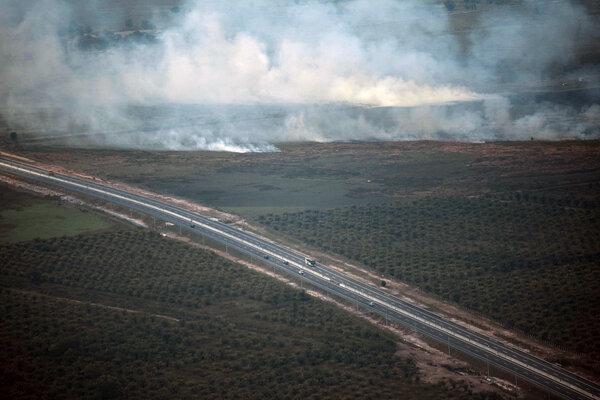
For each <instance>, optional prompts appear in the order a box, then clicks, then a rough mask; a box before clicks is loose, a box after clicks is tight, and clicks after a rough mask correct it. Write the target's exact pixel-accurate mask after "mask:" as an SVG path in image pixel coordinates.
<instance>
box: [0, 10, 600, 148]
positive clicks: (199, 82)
mask: <svg viewBox="0 0 600 400" xmlns="http://www.w3.org/2000/svg"><path fill="white" fill-rule="evenodd" d="M4 3H7V4H5V5H3V7H2V9H3V11H1V13H2V14H0V23H1V26H0V79H1V86H0V97H1V98H0V106H1V107H2V108H1V109H0V113H1V115H2V117H3V118H4V119H5V120H6V121H7V123H8V125H9V127H10V128H15V129H16V128H19V127H22V128H23V129H31V130H34V131H39V132H40V133H59V134H67V133H78V132H89V131H91V132H102V133H106V135H104V136H102V137H103V139H102V140H103V141H106V143H107V144H110V145H118V146H125V147H139V148H168V149H190V150H192V149H209V150H226V151H269V150H274V149H275V147H274V146H273V144H274V143H277V142H281V141H290V140H294V141H297V140H319V141H328V140H350V139H352V140H355V139H390V140H407V139H424V138H426V139H453V140H470V141H481V140H494V139H524V138H529V137H530V136H533V137H543V138H548V139H558V138H564V137H581V138H586V137H598V135H599V133H598V125H597V122H598V118H597V114H598V111H597V109H598V106H595V105H590V104H586V105H585V107H583V108H582V107H581V106H579V107H578V106H573V107H564V106H557V105H552V104H541V105H540V106H536V107H533V108H531V109H530V110H529V112H528V113H525V114H523V113H515V110H514V108H513V106H512V105H511V100H510V98H509V97H510V96H508V95H510V94H511V93H510V92H511V91H512V90H513V89H514V88H522V87H527V86H528V85H532V84H534V83H535V82H540V81H544V80H545V79H548V74H549V71H550V69H552V68H554V69H556V68H557V67H559V68H560V66H564V65H568V64H569V63H570V62H572V61H573V60H574V58H575V57H576V48H577V45H578V44H581V43H582V42H584V39H582V38H585V39H586V40H593V39H594V38H597V37H598V33H597V32H596V30H595V29H594V24H593V21H591V20H590V19H589V17H588V16H587V15H586V13H585V10H584V9H583V8H581V7H578V6H575V5H573V4H572V3H570V2H567V1H561V2H536V1H533V0H528V1H523V2H521V4H520V5H519V6H515V5H507V6H506V7H503V6H502V7H495V8H492V10H491V11H490V12H489V13H483V14H482V16H481V27H480V28H478V29H474V30H473V31H472V32H473V33H472V34H471V36H470V37H469V38H467V42H468V43H467V44H466V45H465V44H464V43H462V44H461V42H460V41H459V39H458V37H457V36H456V35H453V34H451V33H449V30H451V27H450V25H449V14H448V12H447V10H446V9H445V7H444V5H443V4H442V3H441V2H427V1H422V0H403V1H398V0H379V1H377V2H373V1H368V0H349V1H346V2H333V1H332V2H325V1H316V0H314V1H298V2H288V1H283V0H281V1H277V0H255V1H253V2H239V4H238V3H232V2H213V1H194V2H189V3H187V4H185V5H184V6H183V7H182V8H183V11H181V12H180V13H178V14H176V15H174V16H173V15H172V16H171V17H170V21H168V22H165V20H164V18H163V17H160V16H157V17H156V18H157V21H159V20H160V21H161V22H160V23H162V24H163V25H164V26H163V29H162V30H161V31H160V33H158V34H157V38H156V40H154V41H150V42H148V43H138V42H133V41H125V42H124V43H121V44H112V43H111V44H109V45H107V46H104V47H101V48H98V49H93V50H90V49H82V48H81V46H80V43H79V42H78V40H80V39H81V36H80V35H72V34H69V33H68V29H69V26H70V24H71V21H72V20H77V19H78V18H83V19H87V21H91V24H92V25H94V26H95V27H94V28H93V29H92V31H93V32H99V31H100V30H101V29H109V27H110V22H111V21H109V22H107V20H106V19H100V16H102V15H103V14H102V13H101V12H98V13H97V15H98V16H99V17H98V18H97V19H95V17H92V16H95V15H96V13H95V11H97V8H92V7H91V6H89V5H88V6H87V8H86V9H84V10H83V11H82V9H81V7H79V8H77V7H70V6H69V4H67V3H66V2H64V1H61V0H43V1H37V2H33V4H24V3H23V2H17V1H14V0H5V1H4ZM147 7H148V8H152V7H151V6H149V5H148V6H147ZM126 13H127V12H124V13H123V16H126ZM161 18H162V20H161ZM112 23H113V24H114V21H112ZM157 23H158V22H157ZM109 30H110V29H109ZM113 30H114V29H113ZM93 32H88V35H87V38H92V39H93V38H94V37H95V36H96V34H94V33H93ZM588 72H589V71H588ZM596 72H597V71H596V69H595V67H592V75H593V74H595V73H596ZM588 75H589V73H588ZM507 88H510V89H511V90H509V93H507ZM132 110H133V111H132ZM164 110H169V111H168V112H165V111H164ZM90 137H91V138H93V137H94V136H90Z"/></svg>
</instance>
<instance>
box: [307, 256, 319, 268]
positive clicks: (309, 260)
mask: <svg viewBox="0 0 600 400" xmlns="http://www.w3.org/2000/svg"><path fill="white" fill-rule="evenodd" d="M304 264H306V265H308V266H309V267H314V266H316V265H317V262H316V261H315V260H313V259H311V258H308V257H304Z"/></svg>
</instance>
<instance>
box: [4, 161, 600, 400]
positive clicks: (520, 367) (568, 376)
mask: <svg viewBox="0 0 600 400" xmlns="http://www.w3.org/2000/svg"><path fill="white" fill-rule="evenodd" d="M0 171H5V172H9V173H12V174H15V175H19V176H22V177H26V178H29V179H33V180H35V181H38V182H42V183H45V184H49V185H54V186H58V187H61V188H64V189H68V190H70V191H74V192H79V193H82V194H85V195H88V196H93V197H95V198H99V199H102V200H106V201H109V202H112V203H115V204H118V205H121V206H124V207H127V208H131V209H135V210H138V211H140V212H143V213H145V214H148V215H152V216H155V217H157V218H160V219H162V220H164V221H168V222H171V223H174V224H176V225H179V226H181V227H182V228H184V229H186V230H189V231H193V232H196V233H198V234H201V235H204V236H206V237H208V238H210V239H212V240H215V241H217V242H220V243H223V244H226V245H227V246H229V247H231V248H234V249H236V250H237V251H240V252H242V253H244V254H247V255H250V256H252V257H256V258H260V259H261V260H262V261H263V262H266V263H269V264H271V265H272V266H274V267H276V268H278V269H279V270H282V271H284V272H286V273H289V274H293V275H296V276H297V277H300V278H301V279H302V280H305V281H307V282H309V283H310V284H312V285H313V286H316V287H319V288H321V289H322V290H325V291H326V292H328V293H330V294H333V295H335V296H338V297H341V298H343V299H346V300H348V301H351V302H353V303H356V305H357V306H359V305H360V306H361V307H363V308H366V309H369V310H370V311H372V312H375V313H377V314H380V315H382V316H385V317H386V318H387V319H389V320H391V321H394V322H396V323H399V324H402V325H404V326H408V327H410V328H411V329H414V330H415V331H418V332H421V333H422V334H424V335H426V336H428V337H431V338H433V339H435V340H438V341H439V342H442V343H445V344H447V345H448V346H449V347H453V348H455V349H458V350H460V351H462V352H464V353H466V354H469V355H471V356H473V357H475V358H477V359H480V360H482V361H484V362H488V363H489V364H490V365H494V366H496V367H498V368H500V369H503V370H505V371H507V372H509V373H511V374H513V375H515V377H519V378H521V379H524V380H526V381H528V382H530V383H532V384H534V385H536V386H538V387H540V388H542V389H545V390H547V391H548V392H551V393H553V394H555V395H557V396H559V397H562V398H565V399H582V400H583V399H597V400H600V387H599V386H598V385H596V384H595V383H593V382H590V381H588V380H586V379H584V378H581V377H579V376H578V375H575V374H573V373H572V372H569V371H567V370H565V369H562V368H560V367H558V366H556V365H554V364H551V363H549V362H547V361H544V360H542V359H540V358H538V357H535V356H533V355H531V354H529V353H527V352H524V351H522V350H519V349H517V348H515V347H512V346H510V345H507V344H506V343H503V342H500V341H498V340H496V339H494V338H492V337H490V336H487V335H484V334H481V333H478V332H475V331H473V330H470V329H468V328H465V327H464V326H462V325H459V324H457V323H454V322H452V321H449V320H448V319H446V318H444V317H442V316H440V315H437V314H435V313H432V312H430V311H427V310H425V309H423V308H420V307H419V306H416V305H414V304H411V303H409V302H406V301H404V300H401V299H399V298H397V297H395V296H392V295H390V294H388V293H386V292H385V291H383V290H381V289H380V288H377V287H375V286H372V285H369V284H366V283H364V282H361V281H359V280H356V279H353V278H351V277H349V276H346V275H345V274H343V273H341V272H339V271H336V270H334V269H332V268H329V267H327V266H326V265H323V264H320V263H317V264H316V265H315V266H314V267H309V266H307V265H305V263H304V255H303V254H300V253H298V252H296V251H293V250H291V249H289V248H286V247H283V246H281V245H278V244H276V243H274V242H271V241H268V240H266V239H264V238H261V237H259V236H255V235H253V234H251V233H248V232H244V231H241V230H239V229H236V228H233V227H231V226H229V225H226V224H223V223H221V222H218V221H216V220H213V219H211V218H207V217H205V216H202V215H200V214H197V213H194V212H190V211H188V210H185V209H183V208H180V207H176V206H173V205H170V204H167V203H163V202H161V201H157V200H153V199H149V198H146V197H143V196H139V195H135V194H132V193H128V192H125V191H122V190H118V189H113V188H110V187H107V186H104V185H101V184H98V183H96V182H92V181H88V180H84V179H79V178H73V177H69V176H66V175H61V174H52V175H50V174H49V173H48V171H46V170H44V169H40V168H37V167H34V166H31V165H27V164H24V163H21V162H16V161H12V160H9V159H5V158H0Z"/></svg>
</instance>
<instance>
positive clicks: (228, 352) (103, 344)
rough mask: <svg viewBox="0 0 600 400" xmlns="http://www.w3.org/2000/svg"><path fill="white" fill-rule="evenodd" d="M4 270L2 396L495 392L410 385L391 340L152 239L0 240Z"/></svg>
mask: <svg viewBox="0 0 600 400" xmlns="http://www.w3.org/2000/svg"><path fill="white" fill-rule="evenodd" d="M107 255H108V256H107ZM0 265H1V266H2V267H1V268H0V274H1V276H2V279H1V280H0V281H1V282H2V283H1V287H2V288H1V290H0V297H1V301H0V304H1V307H2V309H3V311H2V317H1V320H0V329H1V331H2V335H1V337H2V339H1V340H2V346H0V348H1V349H2V350H1V351H0V357H1V358H2V362H1V363H0V365H1V368H2V369H3V371H2V374H1V375H2V385H1V386H2V389H1V390H2V397H6V398H15V397H24V396H34V397H36V396H38V397H39V396H43V395H49V396H51V397H85V398H119V397H123V398H174V397H175V398H189V397H201V398H278V399H279V398H323V397H343V398H398V397H410V398H415V399H467V398H468V399H472V398H475V399H485V398H489V399H493V398H499V397H498V396H497V395H495V394H473V393H471V391H470V388H469V387H465V386H463V385H461V384H457V385H456V389H454V390H450V389H447V388H445V386H442V385H430V384H423V383H418V379H417V378H416V377H417V372H418V371H417V369H416V368H415V366H414V363H413V362H412V361H411V360H410V359H403V358H400V357H397V356H395V355H394V353H395V351H396V344H395V343H394V341H393V339H392V337H391V336H390V335H389V334H387V333H384V332H382V331H380V330H378V329H377V328H375V327H373V326H372V325H370V324H369V323H367V322H365V321H360V320H358V319H356V318H355V317H353V316H351V315H349V314H347V313H346V312H344V311H341V310H339V309H337V308H336V307H335V306H333V305H330V304H327V303H324V302H321V301H318V300H315V299H312V298H310V297H309V296H307V295H306V294H305V293H304V292H302V291H299V290H294V289H292V288H289V287H288V286H286V285H284V284H283V283H279V282H277V281H275V280H273V279H271V278H268V277H265V276H262V275H261V274H258V273H256V272H253V271H250V270H248V269H246V268H244V267H241V266H239V265H236V264H234V263H231V262H229V261H227V260H224V259H222V258H219V257H218V256H216V255H214V254H213V253H210V252H207V251H204V250H201V249H197V248H193V247H190V246H188V245H185V244H182V243H179V242H176V241H173V240H170V239H165V238H163V237H161V236H159V235H158V234H156V233H152V232H142V231H118V232H105V233H96V234H86V235H79V236H73V237H61V238H53V239H47V240H33V241H28V242H20V243H5V244H0Z"/></svg>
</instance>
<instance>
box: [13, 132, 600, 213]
mask: <svg viewBox="0 0 600 400" xmlns="http://www.w3.org/2000/svg"><path fill="white" fill-rule="evenodd" d="M279 147H280V149H281V151H280V152H277V153H245V154H237V153H219V152H148V151H126V150H111V149H95V150H94V149H79V148H69V147H65V146H37V145H33V144H31V145H24V146H22V147H21V148H20V150H19V151H18V153H19V154H20V155H22V156H24V157H29V158H31V159H34V160H39V161H43V162H46V163H48V164H55V165H61V166H64V167H67V168H71V169H73V170H75V171H80V172H85V173H88V174H90V175H93V176H97V177H101V178H105V179H115V180H121V181H125V182H128V183H131V184H134V185H138V186H141V187H145V188H148V189H150V190H153V191H157V192H160V193H166V194H174V195H177V196H180V197H184V198H188V199H191V200H193V201H196V202H199V203H201V204H205V205H208V206H212V207H217V208H223V209H226V210H230V211H236V212H237V213H239V214H240V215H242V216H246V217H256V216H258V215H261V214H265V213H267V212H271V213H274V214H280V213H283V212H289V211H298V210H301V209H323V208H332V207H341V206H352V205H365V204H367V203H373V204H376V203H382V202H386V201H393V200H396V199H407V198H408V199H417V198H422V197H424V196H441V197H445V196H452V195H460V196H469V195H480V194H483V193H498V192H500V193H502V192H513V191H522V190H529V191H543V192H545V193H549V194H550V195H552V196H559V197H560V196H564V195H566V194H568V193H570V191H572V190H573V189H574V188H575V189H576V188H577V187H579V186H582V187H584V188H585V187H586V185H589V184H590V183H592V184H594V183H596V182H597V181H598V176H599V174H600V141H565V142H497V143H480V144H477V143H455V142H388V143H381V142H374V143H324V144H316V143H306V144H281V145H279ZM583 195H584V196H586V195H585V194H583Z"/></svg>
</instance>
